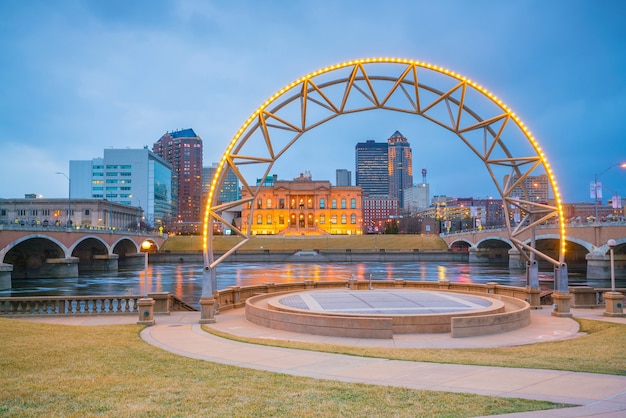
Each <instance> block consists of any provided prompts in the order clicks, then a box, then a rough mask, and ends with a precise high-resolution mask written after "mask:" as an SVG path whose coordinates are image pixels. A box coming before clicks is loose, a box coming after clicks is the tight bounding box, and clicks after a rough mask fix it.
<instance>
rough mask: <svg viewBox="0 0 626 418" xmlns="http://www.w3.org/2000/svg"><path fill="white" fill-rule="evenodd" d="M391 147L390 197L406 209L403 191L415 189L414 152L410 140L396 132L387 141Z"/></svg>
mask: <svg viewBox="0 0 626 418" xmlns="http://www.w3.org/2000/svg"><path fill="white" fill-rule="evenodd" d="M387 144H388V146H389V151H388V152H389V195H390V196H391V197H396V198H398V200H399V202H400V207H404V197H403V191H404V189H406V188H409V187H413V152H412V151H411V146H410V145H409V142H408V140H407V139H406V138H405V137H404V136H402V134H401V133H400V132H398V131H395V132H394V133H393V135H391V137H389V139H388V140H387Z"/></svg>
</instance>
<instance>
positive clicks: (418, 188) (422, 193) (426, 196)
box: [402, 183, 430, 213]
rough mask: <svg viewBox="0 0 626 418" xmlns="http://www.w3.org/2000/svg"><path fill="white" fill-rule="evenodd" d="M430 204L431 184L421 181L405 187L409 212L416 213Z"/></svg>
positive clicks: (405, 205)
mask: <svg viewBox="0 0 626 418" xmlns="http://www.w3.org/2000/svg"><path fill="white" fill-rule="evenodd" d="M429 206H430V185H429V184H428V183H419V184H416V185H415V186H413V187H408V188H406V189H404V207H403V208H402V209H403V210H405V211H408V212H409V213H416V212H419V211H420V210H423V209H425V208H427V207H429Z"/></svg>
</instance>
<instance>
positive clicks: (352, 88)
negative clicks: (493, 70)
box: [202, 58, 567, 298]
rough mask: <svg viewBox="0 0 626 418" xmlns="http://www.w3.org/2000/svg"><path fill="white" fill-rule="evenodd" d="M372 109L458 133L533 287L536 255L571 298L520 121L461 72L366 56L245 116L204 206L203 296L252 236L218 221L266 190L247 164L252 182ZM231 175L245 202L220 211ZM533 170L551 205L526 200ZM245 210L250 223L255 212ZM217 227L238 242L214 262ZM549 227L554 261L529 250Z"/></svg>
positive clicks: (555, 211)
mask: <svg viewBox="0 0 626 418" xmlns="http://www.w3.org/2000/svg"><path fill="white" fill-rule="evenodd" d="M374 109H386V110H391V111H395V112H403V113H406V114H414V115H418V116H422V117H423V118H426V119H427V120H429V121H431V122H434V123H436V124H437V125H439V126H441V127H443V128H445V129H447V130H449V131H451V132H453V133H455V134H456V135H457V136H458V138H459V139H460V140H461V141H462V142H463V143H465V145H467V146H468V147H469V148H470V150H471V152H472V153H473V154H475V155H476V156H477V157H478V158H479V159H480V160H481V161H482V162H483V163H484V165H485V167H486V169H487V171H488V173H489V174H490V176H491V178H492V180H493V182H494V184H495V186H496V188H497V190H498V192H499V193H500V195H501V196H502V199H503V202H505V203H504V213H505V219H506V223H507V228H508V231H509V236H510V239H511V242H512V243H513V245H514V246H515V248H516V249H517V250H518V251H519V253H520V255H521V256H522V257H523V258H524V259H525V260H526V262H527V270H528V278H529V279H528V284H529V286H530V287H533V288H538V287H539V282H538V278H537V276H538V273H537V272H538V270H537V261H536V257H539V258H542V259H544V260H547V261H548V262H550V263H552V264H553V265H554V267H555V290H556V291H557V292H567V266H566V264H565V262H564V256H565V227H564V222H563V211H562V207H561V199H560V196H559V192H558V188H557V185H556V180H555V178H554V176H553V174H552V170H551V168H550V165H549V163H548V160H547V158H546V157H545V155H544V154H543V152H542V150H541V147H540V146H539V144H538V143H537V141H536V140H535V139H534V137H533V136H532V134H531V133H530V132H529V130H528V129H527V128H526V126H524V124H523V123H522V121H521V120H520V119H519V118H518V117H517V116H516V115H515V113H513V112H512V110H511V109H510V108H508V107H507V106H506V105H505V104H504V103H502V102H501V101H500V100H499V99H498V98H497V97H495V96H494V95H493V94H492V93H490V92H489V91H487V90H486V89H485V88H483V87H482V86H480V85H479V84H477V83H475V82H473V81H471V80H469V79H467V78H465V77H463V76H462V75H460V74H457V73H455V72H452V71H449V70H447V69H445V68H441V67H437V66H434V65H431V64H428V63H425V62H420V61H414V60H409V59H398V58H368V59H360V60H355V61H347V62H344V63H341V64H337V65H333V66H330V67H326V68H323V69H320V70H317V71H314V72H312V73H310V74H307V75H306V76H304V77H301V78H299V79H298V80H296V81H294V82H292V83H290V84H288V85H287V86H285V87H283V88H282V89H281V90H279V91H278V92H276V94H274V95H273V96H272V97H270V98H269V99H268V100H267V101H266V102H265V103H263V104H262V105H261V106H259V108H258V109H256V110H255V111H254V112H253V113H252V115H250V117H249V118H248V119H247V120H246V121H245V123H244V124H243V125H242V126H241V128H240V129H239V131H238V132H237V133H236V135H235V136H234V137H233V139H232V140H231V141H230V143H229V144H228V147H227V148H226V151H225V152H224V154H223V155H222V158H221V160H220V161H219V164H218V167H217V169H216V171H215V175H214V178H213V181H212V183H211V187H210V191H209V195H208V199H207V208H206V213H205V217H204V231H203V232H204V241H203V251H204V273H203V290H202V297H203V298H211V297H212V295H213V292H215V291H216V290H217V280H216V274H215V268H216V266H217V265H218V264H219V263H220V262H221V261H222V260H223V259H224V258H226V257H228V256H229V255H230V254H232V253H233V252H234V251H236V250H237V249H238V248H239V247H241V246H242V245H244V244H245V243H246V242H247V241H248V239H249V238H250V229H251V228H248V231H247V232H243V231H242V230H239V229H237V228H234V227H233V226H231V225H229V222H227V221H226V220H225V219H224V218H223V217H222V213H223V212H224V211H225V210H227V209H229V208H234V207H236V206H238V205H241V204H248V203H249V202H252V201H254V200H255V199H256V196H257V194H258V192H259V190H260V187H261V184H262V183H261V184H259V185H257V184H250V183H249V182H248V180H247V179H246V178H245V177H244V175H243V173H242V170H243V169H244V168H246V169H249V168H250V167H251V166H253V167H254V168H255V169H257V171H256V175H255V177H256V178H265V177H266V176H267V175H269V174H270V170H271V168H272V166H273V164H274V163H275V162H276V160H278V158H280V157H281V156H282V155H283V154H284V153H285V152H286V151H287V149H288V148H289V147H290V146H291V145H293V144H294V143H295V142H296V141H297V140H298V139H299V138H300V137H301V136H302V135H303V134H304V133H305V132H307V131H309V130H311V129H313V128H315V127H317V126H319V125H321V124H323V123H325V122H328V121H329V120H331V119H334V118H335V117H337V116H339V115H343V114H349V113H356V112H363V111H367V110H374ZM228 169H230V170H232V172H234V173H235V175H236V176H237V177H238V178H239V181H240V182H241V185H242V187H243V188H245V189H246V190H247V191H248V192H249V193H248V196H249V197H247V198H246V199H242V200H239V201H234V202H228V203H224V204H218V200H217V199H218V195H219V190H220V188H221V185H222V183H223V181H224V176H225V174H226V172H227V171H228ZM503 170H504V172H505V173H506V174H502V173H503ZM538 171H540V172H541V173H542V174H547V175H548V177H549V182H550V186H551V189H552V194H553V197H554V202H555V204H554V205H550V204H547V203H546V202H533V201H532V199H531V198H530V194H529V193H528V192H529V191H528V190H527V189H526V182H525V179H526V178H527V177H528V176H531V175H535V174H536V173H537V172H538ZM514 191H515V193H514ZM520 191H521V197H520ZM251 212H252V213H251V214H250V216H251V217H252V216H253V212H254V205H252V209H251ZM215 222H220V223H223V224H225V225H228V227H229V228H230V229H231V230H232V231H233V232H235V233H236V234H237V235H239V236H241V237H242V238H243V239H242V240H241V241H239V242H238V243H237V244H236V245H235V246H234V247H233V248H232V249H230V250H229V251H227V252H226V253H225V254H223V255H222V256H221V257H219V258H217V259H215V258H214V254H213V250H212V237H213V226H214V223H215ZM547 222H555V223H559V225H560V232H561V233H560V247H559V251H558V253H559V254H558V257H553V256H549V255H548V254H544V253H542V252H541V251H538V250H537V249H536V248H535V246H534V229H535V227H536V226H537V225H539V224H542V223H547ZM248 224H250V222H248ZM528 237H530V241H529V239H528ZM526 242H530V244H527V243H526Z"/></svg>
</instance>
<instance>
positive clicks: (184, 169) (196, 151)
mask: <svg viewBox="0 0 626 418" xmlns="http://www.w3.org/2000/svg"><path fill="white" fill-rule="evenodd" d="M152 149H153V151H154V152H155V153H156V154H157V155H159V156H160V157H161V158H163V159H164V160H165V161H167V162H168V163H170V164H171V165H172V177H173V179H172V180H173V183H174V185H175V186H176V203H177V208H176V214H177V221H178V222H179V223H200V222H201V220H202V208H203V202H202V139H201V138H200V137H199V136H198V135H196V133H195V132H194V131H193V129H182V130H179V131H174V132H167V133H166V134H165V135H163V136H162V137H161V138H160V139H159V140H158V141H157V142H155V143H154V145H153V148H152Z"/></svg>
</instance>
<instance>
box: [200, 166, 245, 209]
mask: <svg viewBox="0 0 626 418" xmlns="http://www.w3.org/2000/svg"><path fill="white" fill-rule="evenodd" d="M215 170H217V163H213V165H212V166H211V167H203V168H202V178H203V179H202V192H203V197H202V200H203V201H206V199H207V197H208V194H209V190H210V188H211V182H212V181H213V176H214V175H215ZM240 195H241V193H240V191H239V179H238V178H237V175H235V172H234V171H233V170H231V169H230V168H229V169H227V171H226V174H225V175H224V181H223V182H222V188H221V189H220V194H219V197H218V198H217V200H218V201H219V202H220V203H224V202H233V201H235V200H238V199H239V197H240ZM205 203H206V202H205Z"/></svg>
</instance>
